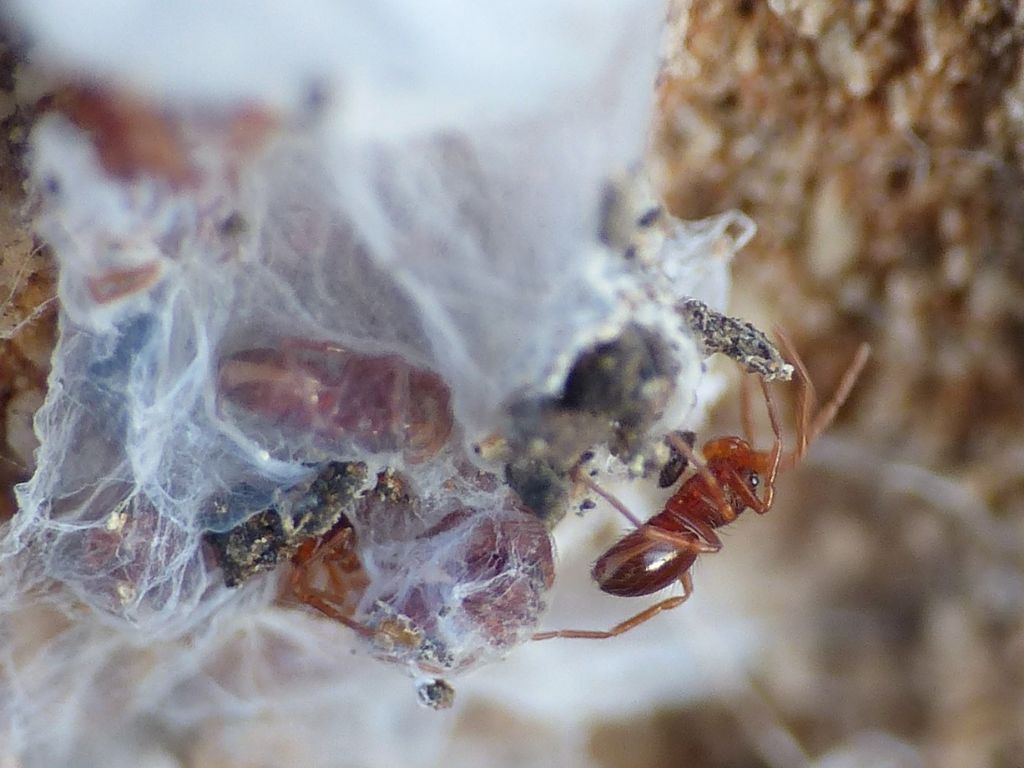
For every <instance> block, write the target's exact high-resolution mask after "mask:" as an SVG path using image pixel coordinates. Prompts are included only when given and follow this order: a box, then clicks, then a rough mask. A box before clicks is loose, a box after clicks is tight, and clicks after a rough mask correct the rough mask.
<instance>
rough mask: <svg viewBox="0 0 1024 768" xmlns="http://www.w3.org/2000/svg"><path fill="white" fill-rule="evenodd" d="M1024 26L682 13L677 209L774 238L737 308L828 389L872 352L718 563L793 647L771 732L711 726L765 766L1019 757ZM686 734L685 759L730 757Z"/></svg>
mask: <svg viewBox="0 0 1024 768" xmlns="http://www.w3.org/2000/svg"><path fill="white" fill-rule="evenodd" d="M1022 19H1024V7H1022V6H1021V5H1020V4H1019V3H1016V2H1002V3H1000V2H986V1H985V0H978V1H975V0H971V1H970V2H962V3H933V2H913V1H912V0H891V1H888V2H863V3H831V2H821V1H819V0H768V1H767V2H764V1H762V0H736V1H735V2H728V3H718V2H712V1H711V0H706V1H705V0H692V1H688V2H675V3H674V4H673V21H672V22H671V23H672V28H673V36H672V39H671V40H670V43H669V48H668V66H667V68H666V71H665V73H664V75H663V77H662V80H661V84H660V94H659V96H660V105H661V110H660V117H659V120H658V124H657V126H656V147H657V154H658V157H659V159H660V161H661V162H662V164H663V165H662V171H663V173H662V177H661V183H662V185H663V187H664V189H665V190H666V191H667V193H668V199H669V203H670V209H671V210H672V212H673V213H674V214H676V215H678V216H681V217H683V218H689V217H696V216H702V215H705V214H707V213H710V212H712V211H718V210H722V209H724V208H729V207H733V206H735V207H738V208H740V209H741V210H743V211H744V212H745V213H747V214H748V215H750V216H751V217H752V218H753V219H754V220H755V221H756V222H757V225H758V228H759V231H758V235H757V237H755V238H754V240H753V241H752V242H751V244H750V245H749V246H748V247H747V249H746V250H745V251H744V253H743V254H742V256H741V258H740V259H739V260H738V261H737V264H736V267H735V271H734V276H735V283H734V286H735V289H734V303H733V306H732V310H733V311H734V313H735V314H738V315H741V316H744V317H748V318H750V319H752V320H755V321H757V322H758V323H759V324H760V325H761V326H762V327H770V326H771V325H772V324H773V323H777V324H779V325H780V326H781V327H783V328H785V329H786V330H787V331H788V333H789V334H790V335H791V336H792V337H793V339H794V341H795V343H796V347H797V348H798V349H799V350H801V352H802V354H803V355H804V356H805V358H806V361H807V363H808V366H809V368H810V370H811V374H812V378H813V379H814V381H815V382H816V383H817V384H818V387H819V392H821V393H828V392H829V390H830V386H832V385H833V384H834V383H835V381H836V380H837V379H838V376H839V375H840V373H841V371H842V370H843V367H844V366H845V365H846V364H847V363H848V362H849V360H850V358H851V356H852V354H853V351H854V348H855V346H856V345H857V344H858V343H859V342H860V341H862V340H867V341H869V342H870V343H871V344H872V346H873V351H874V354H873V360H872V362H871V363H870V364H869V367H868V370H867V372H866V373H865V375H864V376H863V378H862V380H861V381H860V383H859V384H858V386H857V388H856V390H855V392H854V395H853V398H852V401H851V402H850V403H849V404H848V405H847V407H846V408H844V410H843V412H842V413H841V414H840V417H839V420H838V422H839V423H838V424H837V425H836V426H835V427H834V428H833V429H832V430H831V431H830V432H829V433H828V434H826V436H825V437H823V438H822V439H821V440H820V441H819V443H818V444H817V445H816V446H815V448H814V449H813V450H812V452H811V455H810V457H809V459H808V461H807V462H806V463H805V465H804V466H803V467H802V468H800V470H798V471H796V472H794V473H793V476H791V477H789V478H784V479H783V481H782V482H781V484H780V488H779V493H778V494H777V496H776V499H777V502H776V506H775V508H774V509H773V510H772V513H771V514H769V515H768V516H767V517H766V518H765V519H764V520H761V521H758V522H757V523H756V524H757V525H758V526H759V527H761V526H764V527H761V528H760V530H761V535H760V536H757V535H755V538H756V539H757V541H754V542H751V541H750V540H749V539H748V535H747V534H746V533H741V532H737V533H736V535H734V536H732V537H731V538H730V540H729V541H728V543H727V547H726V550H725V551H724V553H723V554H721V555H718V556H716V565H715V566H714V567H718V566H717V563H718V562H719V561H723V560H725V558H726V557H728V562H727V563H726V562H723V565H722V566H721V567H722V568H726V567H729V568H731V567H733V566H734V565H735V567H737V568H742V567H744V565H745V566H746V567H747V568H748V569H749V571H750V573H749V574H746V575H743V574H739V578H740V579H742V580H741V581H739V582H738V583H737V582H730V584H731V589H733V590H740V591H742V593H743V594H742V595H740V596H737V595H736V594H724V595H723V596H722V598H721V599H724V600H730V601H736V602H739V603H741V604H748V605H750V606H754V613H755V614H760V615H762V616H765V617H766V620H767V622H768V626H770V627H771V628H772V630H773V633H774V636H775V638H776V639H774V640H770V641H769V643H768V645H767V646H766V648H765V649H764V653H763V655H762V658H761V660H760V662H759V663H758V664H757V666H756V667H755V668H754V669H752V670H751V676H752V679H753V680H755V681H756V683H757V686H756V687H757V691H758V696H759V697H760V696H764V697H767V700H768V701H769V703H770V707H771V711H772V712H774V714H773V715H772V717H770V718H769V720H768V721H767V722H768V725H766V724H765V721H761V720H758V718H757V717H755V718H753V721H754V722H755V723H757V722H760V723H761V725H760V726H759V725H752V724H751V718H750V717H749V714H750V710H749V706H748V702H739V703H736V704H735V706H734V707H733V710H732V711H733V712H734V713H735V715H736V721H737V722H735V723H733V724H732V727H723V728H717V729H716V730H717V731H718V732H719V734H718V738H719V739H721V740H726V741H728V740H730V739H734V738H735V737H736V733H737V732H740V733H744V734H747V740H748V741H749V743H750V744H751V750H752V753H753V754H758V755H760V757H759V759H760V760H762V761H764V764H767V765H784V764H790V763H789V762H787V760H798V761H799V760H801V759H808V758H810V759H812V760H820V763H816V764H822V765H861V764H876V762H877V761H878V760H880V759H882V756H885V758H886V759H891V760H893V761H894V762H893V763H892V764H894V765H901V766H902V765H918V764H927V765H935V766H982V765H986V766H988V765H997V766H1010V765H1013V764H1015V762H1016V761H1018V760H1019V756H1020V755H1021V754H1022V753H1024V741H1022V737H1021V733H1024V729H1022V724H1024V705H1022V701H1024V697H1022V695H1021V691H1022V690H1024V676H1022V675H1021V673H1020V670H1021V669H1022V668H1024V667H1022V664H1021V662H1022V660H1024V659H1022V648H1024V626H1022V624H1021V620H1020V616H1021V615H1022V609H1024V573H1022V565H1021V564H1022V562H1024V470H1022V467H1024V407H1022V403H1024V400H1022V398H1021V394H1020V393H1021V380H1022V377H1024V312H1022V310H1021V307H1024V228H1022V226H1021V223H1022V222H1024V166H1022V160H1024V143H1022V137H1024V67H1022V66H1021V65H1022V48H1021V43H1022V39H1024V27H1022ZM726 402H728V400H727V401H726ZM730 424H732V425H733V426H734V421H732V422H730ZM754 524H755V523H753V522H751V523H750V525H751V526H753V525H754ZM765 528H767V530H765ZM744 548H746V551H742V550H743V549H744ZM726 553H727V554H726ZM707 560H708V561H710V560H711V558H708V559H707ZM741 563H742V564H743V565H741ZM706 567H707V568H708V569H710V568H712V566H711V565H710V564H709V565H707V566H706ZM705 578H707V579H708V580H709V581H710V580H712V578H713V577H711V576H706V577H705ZM702 586H703V584H702V579H701V578H700V576H698V579H697V589H701V588H702ZM711 588H715V587H714V586H711ZM721 591H722V592H723V593H728V588H722V590H721ZM771 634H772V633H770V636H771ZM762 714H764V713H762ZM678 718H679V720H680V721H681V725H680V727H678V728H676V729H675V731H674V732H676V733H680V734H689V735H684V736H683V737H681V741H682V742H684V743H685V744H697V743H706V742H707V741H708V740H709V739H711V740H712V741H714V738H713V737H711V736H709V735H708V733H707V732H703V733H702V734H701V735H700V736H694V735H693V734H694V733H695V732H696V731H698V730H699V723H700V718H699V717H695V716H694V715H693V713H692V712H688V711H681V712H680V713H678ZM740 721H745V723H746V724H745V725H743V724H742V723H741V722H740ZM693 724H696V726H697V727H695V726H694V725H693ZM772 729H776V731H781V732H784V733H787V734H788V736H789V737H791V738H792V741H791V742H790V743H789V747H790V748H789V749H788V751H787V749H781V751H779V750H778V749H776V750H775V751H773V749H772V748H769V747H768V746H766V745H770V744H772V743H775V746H776V748H777V747H778V742H772V741H771V739H768V737H767V736H766V734H767V733H769V732H771V731H772ZM705 730H706V729H705ZM880 734H884V736H882V735H880ZM776 735H777V733H776ZM876 736H877V737H878V738H875V737H876ZM663 740H664V739H663ZM785 742H786V740H785V739H783V740H782V742H781V743H783V744H785ZM680 748H682V747H680ZM672 749H673V747H666V750H667V752H668V753H671V751H672ZM605 764H606V765H626V764H630V765H636V763H635V762H631V763H627V762H622V761H605ZM669 764H672V763H671V761H661V762H659V761H658V760H656V759H652V760H650V761H648V762H645V763H644V765H651V766H654V765H669ZM708 764H714V763H713V762H709V763H708ZM744 764H746V763H744ZM792 764H796V763H792Z"/></svg>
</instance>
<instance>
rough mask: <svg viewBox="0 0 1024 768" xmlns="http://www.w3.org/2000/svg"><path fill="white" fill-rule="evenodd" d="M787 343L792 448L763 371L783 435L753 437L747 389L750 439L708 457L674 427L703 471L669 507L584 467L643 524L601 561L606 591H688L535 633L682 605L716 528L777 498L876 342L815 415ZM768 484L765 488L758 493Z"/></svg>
mask: <svg viewBox="0 0 1024 768" xmlns="http://www.w3.org/2000/svg"><path fill="white" fill-rule="evenodd" d="M779 340H780V342H781V344H780V346H781V347H782V349H783V350H784V351H785V353H786V357H787V358H789V361H790V362H791V363H792V364H793V366H794V368H795V374H794V375H795V377H796V379H797V387H798V389H797V412H798V414H797V425H796V443H795V445H794V446H793V448H792V449H791V450H790V451H784V450H783V445H782V429H781V427H780V425H779V417H778V413H777V411H776V408H775V401H774V400H773V399H772V395H771V392H770V390H769V388H768V383H767V382H766V381H765V380H764V379H760V383H761V390H762V392H763V393H764V399H765V404H766V406H767V409H768V419H769V421H770V422H771V427H772V432H773V434H774V435H775V440H774V442H773V443H772V447H771V448H770V449H769V450H767V451H758V450H755V449H754V448H753V447H752V445H751V442H752V440H751V434H752V431H753V430H752V427H751V419H750V405H749V397H748V395H747V390H746V388H744V390H743V401H742V402H743V428H744V432H745V433H746V439H743V438H740V437H732V436H730V437H719V438H715V439H714V440H711V441H709V442H707V443H705V444H704V447H703V450H702V453H703V454H704V458H703V460H701V459H699V458H697V456H696V455H695V453H694V451H693V449H692V448H691V447H690V446H689V445H688V444H687V443H686V442H685V441H684V440H682V439H681V438H680V436H679V435H678V434H674V435H670V436H669V438H668V439H669V441H670V442H671V445H672V446H673V447H674V448H675V449H676V450H677V451H678V452H679V453H681V454H682V455H684V456H685V457H686V458H687V459H688V461H689V463H690V465H691V466H693V467H694V468H695V473H694V474H693V475H691V476H690V478H689V479H687V480H686V481H685V482H683V484H682V485H680V486H679V488H678V489H677V490H676V492H675V493H673V494H672V496H671V497H670V498H669V500H668V501H667V502H666V504H665V508H664V509H663V510H662V511H661V512H659V513H658V514H657V515H655V516H654V517H652V518H651V519H649V520H648V521H647V522H645V523H641V522H640V521H639V520H638V519H637V518H636V517H635V516H634V515H633V513H632V512H630V511H629V510H628V509H627V508H626V507H625V505H623V504H622V502H620V501H619V500H618V499H616V498H615V497H614V496H612V495H611V494H610V493H608V492H607V491H605V490H604V489H602V488H601V487H600V486H598V485H597V484H596V483H594V482H593V481H592V480H590V478H588V477H586V476H584V474H583V473H582V472H577V473H576V480H577V481H578V482H580V483H582V484H583V485H585V486H586V487H587V488H589V489H590V490H591V491H593V492H594V493H596V494H598V495H599V496H601V497H602V498H604V499H605V500H606V501H608V502H609V503H610V504H611V505H612V506H613V507H615V509H617V510H618V511H619V512H621V513H622V515H623V516H624V517H626V519H628V520H629V521H630V522H631V523H633V525H634V526H635V527H636V530H634V531H631V532H630V533H628V534H626V535H625V536H624V537H623V538H622V539H621V540H620V541H618V542H617V543H616V544H614V545H613V546H612V547H611V548H610V549H609V550H608V551H607V552H605V553H604V554H603V555H601V557H599V558H598V559H597V562H596V563H595V564H594V569H593V576H594V580H595V581H596V582H597V583H598V586H600V588H601V590H602V591H603V592H607V593H609V594H612V595H618V596H620V597H639V596H641V595H649V594H652V593H654V592H657V591H659V590H661V589H664V588H665V587H668V586H670V585H671V584H673V583H674V582H676V581H678V582H680V583H681V584H682V586H683V594H681V595H675V596H673V597H668V598H666V599H664V600H661V601H660V602H657V603H655V604H654V605H652V606H650V607H649V608H646V609H645V610H643V611H640V612H639V613H637V614H636V615H634V616H632V617H630V618H628V619H626V620H625V621H623V622H621V623H619V624H616V625H615V626H614V627H612V628H611V629H609V630H606V631H593V630H580V629H563V630H558V631H552V632H538V633H537V634H535V635H534V636H533V639H534V640H549V639H551V638H555V637H563V638H584V639H596V640H600V639H604V638H608V637H615V636H616V635H621V634H623V633H624V632H628V631H629V630H631V629H633V628H635V627H637V626H639V625H641V624H643V623H644V622H645V621H648V620H649V619H651V618H653V617H654V616H656V615H657V614H659V613H661V612H662V611H667V610H670V609H672V608H675V607H677V606H679V605H682V604H683V603H684V602H686V599H687V598H688V597H689V596H690V594H691V592H692V591H693V582H692V579H691V576H690V568H691V566H693V563H694V562H695V561H696V559H697V556H698V555H700V554H702V553H705V552H717V551H718V550H720V549H721V548H722V540H721V539H720V538H719V537H718V534H717V533H716V529H718V528H721V527H723V526H726V525H729V524H730V523H731V522H733V521H734V520H735V519H736V518H737V517H738V516H739V514H740V513H741V512H743V511H744V510H747V509H752V510H754V511H755V512H757V513H758V514H762V515H763V514H764V513H765V512H767V511H768V510H769V509H770V508H771V506H772V500H773V498H774V494H775V479H776V477H777V475H778V473H779V471H780V470H782V469H788V468H790V467H793V466H794V465H796V464H797V463H798V462H799V461H800V460H801V459H802V458H803V457H804V454H805V453H806V452H807V447H808V446H809V445H810V443H811V442H813V441H814V439H815V438H816V437H817V436H818V435H819V434H821V432H822V431H824V430H825V428H826V427H828V425H829V424H830V423H831V422H832V419H833V418H835V415H836V413H837V411H838V410H839V408H840V407H841V406H842V404H843V402H844V401H845V400H846V398H847V397H848V396H849V394H850V390H852V389H853V385H854V383H855V382H856V381H857V377H858V376H860V373H861V371H862V370H863V368H864V365H865V363H866V362H867V359H868V354H869V349H868V346H867V345H866V344H863V345H861V347H860V349H858V351H857V354H856V356H855V357H854V359H853V361H852V362H851V363H850V366H849V368H847V370H846V372H845V373H844V374H843V377H842V379H841V380H840V382H839V386H838V387H837V389H836V392H835V394H834V395H833V396H832V398H831V399H830V400H829V401H828V403H826V404H825V405H824V406H823V407H822V408H821V410H820V411H818V413H817V414H816V415H814V416H813V417H812V415H811V410H812V408H813V404H814V399H815V396H814V390H813V386H812V385H811V380H810V377H809V376H808V374H807V369H806V368H805V367H804V364H803V362H802V361H801V360H800V357H799V356H798V355H797V354H796V351H795V350H794V349H793V346H792V344H791V343H790V342H789V340H788V339H786V338H785V337H784V336H782V335H781V334H779ZM761 489H763V491H762V495H758V492H759V490H761Z"/></svg>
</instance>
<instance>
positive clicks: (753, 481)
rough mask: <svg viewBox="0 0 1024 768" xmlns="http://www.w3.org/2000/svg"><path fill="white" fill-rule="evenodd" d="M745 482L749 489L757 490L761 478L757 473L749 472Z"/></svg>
mask: <svg viewBox="0 0 1024 768" xmlns="http://www.w3.org/2000/svg"><path fill="white" fill-rule="evenodd" d="M747 482H748V483H750V487H751V488H757V486H759V485H760V484H761V477H760V476H759V475H758V474H757V472H751V473H750V477H748V478H747Z"/></svg>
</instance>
